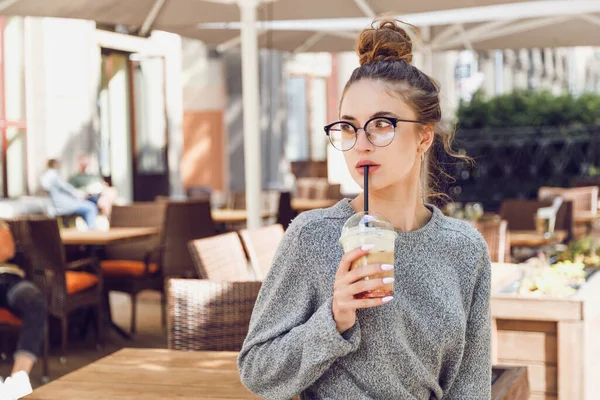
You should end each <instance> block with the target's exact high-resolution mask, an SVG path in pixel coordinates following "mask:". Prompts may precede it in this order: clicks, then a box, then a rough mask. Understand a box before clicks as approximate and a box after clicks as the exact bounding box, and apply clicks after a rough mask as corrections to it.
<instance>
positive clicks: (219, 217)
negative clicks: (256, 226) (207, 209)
mask: <svg viewBox="0 0 600 400" xmlns="http://www.w3.org/2000/svg"><path fill="white" fill-rule="evenodd" d="M211 214H212V219H213V221H214V222H216V223H219V224H233V223H239V222H246V220H247V219H248V212H247V211H246V210H232V209H221V210H218V209H217V210H212V211H211ZM276 216H277V213H276V212H273V211H261V213H260V217H261V218H271V217H276Z"/></svg>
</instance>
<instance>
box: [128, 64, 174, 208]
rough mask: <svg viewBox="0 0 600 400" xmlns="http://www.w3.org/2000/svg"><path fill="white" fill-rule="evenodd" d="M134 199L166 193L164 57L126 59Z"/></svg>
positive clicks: (150, 198) (141, 199)
mask: <svg viewBox="0 0 600 400" xmlns="http://www.w3.org/2000/svg"><path fill="white" fill-rule="evenodd" d="M129 68H130V75H131V77H132V80H131V115H132V121H131V126H132V151H133V153H132V157H133V180H134V200H135V201H153V200H154V198H155V197H156V196H168V195H169V162H168V147H169V130H168V125H169V124H168V119H167V104H166V77H165V76H166V72H165V59H164V57H160V56H152V57H151V56H143V57H142V56H139V55H137V54H132V55H131V56H130V58H129Z"/></svg>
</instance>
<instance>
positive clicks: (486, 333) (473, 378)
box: [444, 248, 492, 400]
mask: <svg viewBox="0 0 600 400" xmlns="http://www.w3.org/2000/svg"><path fill="white" fill-rule="evenodd" d="M482 253H483V255H482V256H481V257H480V262H479V265H478V267H479V268H478V271H479V276H478V278H477V281H476V283H475V288H474V292H473V301H472V303H471V311H470V313H469V319H468V321H467V331H466V341H465V343H466V344H465V349H464V353H463V357H462V361H461V364H460V368H459V371H458V375H457V377H456V378H455V380H454V382H453V383H452V386H451V387H450V390H449V391H448V394H447V395H446V396H444V400H447V399H456V400H469V399H473V400H475V399H477V400H484V399H490V398H491V396H492V394H491V391H492V360H491V310H490V296H491V287H490V286H491V264H490V258H489V255H488V252H487V248H484V251H483V252H482Z"/></svg>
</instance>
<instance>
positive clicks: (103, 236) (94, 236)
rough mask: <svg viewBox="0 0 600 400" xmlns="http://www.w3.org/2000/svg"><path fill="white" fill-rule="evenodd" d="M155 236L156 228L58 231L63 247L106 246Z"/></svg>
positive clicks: (69, 229) (66, 229)
mask: <svg viewBox="0 0 600 400" xmlns="http://www.w3.org/2000/svg"><path fill="white" fill-rule="evenodd" d="M157 234H158V229H157V228H110V229H109V230H107V231H96V230H93V231H78V230H77V229H74V228H65V229H61V230H60V239H61V240H62V242H63V244H64V245H76V246H107V245H110V244H122V243H124V242H129V241H134V240H140V239H146V238H148V237H150V236H154V235H157Z"/></svg>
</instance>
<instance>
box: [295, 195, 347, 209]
mask: <svg viewBox="0 0 600 400" xmlns="http://www.w3.org/2000/svg"><path fill="white" fill-rule="evenodd" d="M337 202H338V200H335V199H300V198H298V199H292V208H293V209H294V210H296V211H298V212H303V211H308V210H314V209H317V208H328V207H331V206H333V205H335V203H337Z"/></svg>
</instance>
